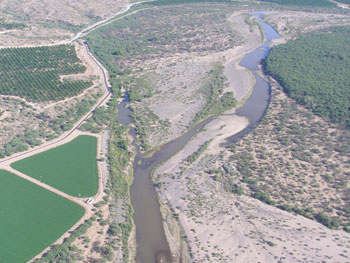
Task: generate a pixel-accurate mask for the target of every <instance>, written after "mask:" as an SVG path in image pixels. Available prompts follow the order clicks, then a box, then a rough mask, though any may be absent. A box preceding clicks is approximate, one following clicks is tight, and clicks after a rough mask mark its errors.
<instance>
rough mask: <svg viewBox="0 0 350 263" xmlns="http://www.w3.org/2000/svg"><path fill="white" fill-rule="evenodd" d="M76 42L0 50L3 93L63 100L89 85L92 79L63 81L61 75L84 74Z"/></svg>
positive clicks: (0, 76)
mask: <svg viewBox="0 0 350 263" xmlns="http://www.w3.org/2000/svg"><path fill="white" fill-rule="evenodd" d="M85 70H86V67H85V66H84V65H82V64H81V61H80V60H79V58H78V57H77V54H76V51H75V48H74V46H73V45H59V46H52V47H31V48H7V49H2V50H0V82H1V86H0V94H2V95H14V96H19V97H22V98H25V99H27V100H29V101H35V102H37V101H49V100H54V101H56V100H61V99H64V98H66V97H71V96H75V95H77V94H79V93H80V92H82V90H84V89H86V88H88V87H90V86H91V85H92V83H91V82H90V81H81V80H79V81H67V80H65V81H61V80H60V75H68V74H77V73H83V72H84V71H85Z"/></svg>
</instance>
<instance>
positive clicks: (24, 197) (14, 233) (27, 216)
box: [0, 170, 84, 263]
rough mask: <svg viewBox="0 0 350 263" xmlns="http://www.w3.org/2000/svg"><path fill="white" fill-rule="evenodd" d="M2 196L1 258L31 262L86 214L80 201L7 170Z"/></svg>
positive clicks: (1, 176) (0, 181)
mask: <svg viewBox="0 0 350 263" xmlns="http://www.w3.org/2000/svg"><path fill="white" fill-rule="evenodd" d="M0 200H1V206H0V207H1V209H0V262H8V263H24V262H27V261H28V260H30V259H32V258H33V257H34V256H36V255H37V254H39V253H40V252H41V251H42V250H44V249H45V248H46V247H48V246H50V244H52V243H53V242H55V241H56V240H57V239H58V238H59V237H60V236H61V235H62V234H63V233H65V232H66V231H67V230H68V229H70V228H71V227H72V226H73V225H74V224H75V223H76V222H77V221H78V220H79V219H80V218H81V217H82V216H83V215H84V208H82V207H81V206H79V205H78V204H76V203H73V202H71V201H69V200H67V199H65V198H63V197H61V196H59V195H56V194H54V193H52V192H50V191H48V190H46V189H44V188H41V187H39V186H37V185H35V184H33V183H30V182H28V181H26V180H24V179H22V178H20V177H18V176H16V175H14V174H11V173H9V172H7V171H4V170H0Z"/></svg>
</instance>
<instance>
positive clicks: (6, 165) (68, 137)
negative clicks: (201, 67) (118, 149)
mask: <svg viewBox="0 0 350 263" xmlns="http://www.w3.org/2000/svg"><path fill="white" fill-rule="evenodd" d="M83 44H84V47H85V51H86V52H87V54H88V56H89V57H90V59H91V60H92V61H93V62H94V64H95V65H96V67H97V68H99V70H100V72H101V76H102V79H103V84H104V86H105V89H106V92H105V94H104V95H103V96H102V97H101V98H100V99H99V101H98V102H97V103H96V104H95V105H94V106H93V107H92V108H91V109H90V111H89V112H88V113H87V114H85V115H84V116H83V117H82V118H81V119H80V120H79V121H78V122H77V123H76V124H75V125H74V127H73V128H72V129H71V130H69V131H68V132H66V133H64V134H63V135H62V136H60V137H59V138H58V139H56V140H54V141H51V142H48V143H46V144H44V145H41V146H38V147H36V148H32V149H30V150H27V151H25V152H22V153H18V154H15V155H13V156H10V157H7V158H3V159H2V160H0V169H3V170H6V171H9V172H11V173H13V174H15V175H17V176H19V177H21V178H23V179H25V180H27V181H30V182H32V183H34V184H36V185H38V186H40V187H42V188H45V189H47V190H49V191H51V192H53V193H55V194H57V195H60V196H62V197H64V198H66V199H68V200H71V201H73V202H75V203H77V204H79V205H80V206H82V207H83V208H84V210H85V213H84V216H83V217H82V218H81V219H80V220H79V221H78V222H76V224H74V226H72V227H71V228H70V229H69V230H67V232H65V233H64V234H63V235H62V236H61V237H60V238H59V239H57V240H56V241H55V242H54V243H53V244H51V245H50V246H49V247H47V248H46V249H45V250H43V251H42V252H41V253H40V254H38V255H37V256H35V257H34V258H33V259H32V260H31V261H30V262H32V261H34V260H35V259H38V258H40V257H41V256H42V255H43V254H45V253H47V252H48V250H49V249H50V247H51V246H52V245H55V244H60V243H62V242H63V240H64V239H65V238H67V237H68V236H69V233H70V232H71V231H73V230H74V229H76V228H77V227H78V226H79V225H81V224H82V223H84V221H85V220H86V219H88V218H89V217H91V216H92V215H93V211H92V205H88V204H86V203H85V199H86V198H77V197H73V196H70V195H68V194H66V193H64V192H62V191H60V190H57V189H56V188H53V187H51V186H49V185H47V184H44V183H42V182H40V181H39V180H36V179H34V178H32V177H30V176H28V175H25V174H23V173H21V172H19V171H17V170H15V169H13V168H12V167H11V166H10V165H11V163H13V162H16V161H19V160H21V159H23V158H27V157H30V156H33V155H36V154H38V153H40V152H43V151H47V150H49V149H52V148H55V147H58V146H60V145H63V144H66V143H68V142H70V141H72V140H73V139H75V138H76V137H77V136H79V135H83V134H86V135H91V136H95V137H97V138H98V144H97V145H98V146H97V147H98V149H97V156H96V158H97V159H98V158H101V157H102V156H100V153H101V141H102V136H101V135H95V134H90V133H84V132H81V131H79V130H78V128H79V127H80V125H81V124H82V123H83V122H84V121H86V120H87V119H88V118H89V117H90V116H91V115H92V114H93V112H94V111H95V110H96V109H97V108H99V107H100V106H101V105H104V104H105V103H106V102H107V101H108V100H109V99H110V97H111V94H112V93H111V88H110V87H109V83H108V77H107V74H108V73H107V71H106V70H105V69H104V67H103V66H102V65H101V64H100V63H99V62H98V61H97V60H96V59H95V58H94V56H93V55H92V54H91V53H90V51H89V48H88V46H87V44H86V43H85V42H83ZM102 171H103V167H102V164H101V163H98V178H99V179H98V180H99V186H98V193H97V194H96V195H95V196H94V197H93V198H94V200H95V202H99V201H100V200H101V199H102V195H103V174H102Z"/></svg>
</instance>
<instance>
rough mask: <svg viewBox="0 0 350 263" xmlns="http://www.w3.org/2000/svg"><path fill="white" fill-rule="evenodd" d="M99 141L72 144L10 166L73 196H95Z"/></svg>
mask: <svg viewBox="0 0 350 263" xmlns="http://www.w3.org/2000/svg"><path fill="white" fill-rule="evenodd" d="M96 154H97V139H96V138H95V137H92V136H86V135H83V136H78V137H77V138H75V139H74V140H73V141H71V142H69V143H66V144H64V145H62V146H59V147H56V148H54V149H51V150H48V151H45V152H42V153H39V154H37V155H34V156H31V157H28V158H25V159H23V160H20V161H18V162H15V163H13V164H12V165H11V166H12V167H13V168H14V169H16V170H18V171H21V172H22V173H25V174H27V175H29V176H31V177H33V178H35V179H37V180H40V181H42V182H44V183H46V184H48V185H50V186H52V187H54V188H56V189H58V190H61V191H63V192H65V193H67V194H69V195H72V196H80V197H87V196H93V195H95V194H96V193H97V190H98V172H97V161H96Z"/></svg>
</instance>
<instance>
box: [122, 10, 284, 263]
mask: <svg viewBox="0 0 350 263" xmlns="http://www.w3.org/2000/svg"><path fill="white" fill-rule="evenodd" d="M251 14H254V15H259V19H258V20H259V23H260V24H261V25H262V27H263V28H264V31H265V37H266V42H265V43H263V44H262V46H260V47H259V48H257V49H256V50H254V51H253V52H251V53H249V54H247V55H246V56H245V57H244V58H243V59H242V61H241V63H240V65H241V66H244V67H246V68H247V69H249V70H250V71H252V73H253V75H254V77H255V78H256V84H255V86H254V89H253V92H252V95H251V96H250V97H249V99H248V100H247V101H246V102H245V103H244V105H243V106H242V107H240V108H239V109H237V111H236V113H237V114H238V115H240V116H245V117H247V118H248V119H249V123H250V124H249V125H248V127H246V128H245V129H244V130H243V131H241V132H239V133H237V134H236V135H234V136H232V137H230V138H228V139H227V142H226V144H230V143H234V142H236V141H237V140H238V139H240V138H241V137H242V136H244V135H245V134H246V133H248V132H249V131H250V130H251V129H253V128H254V127H255V125H256V124H257V123H258V122H259V120H260V119H261V118H262V116H263V115H264V113H265V111H266V109H267V106H268V103H269V94H270V88H269V84H268V83H267V82H266V81H265V80H264V79H263V78H261V77H260V76H259V75H258V73H257V72H258V71H259V63H260V61H261V59H263V58H264V57H266V55H267V54H268V52H269V49H270V48H269V45H270V42H271V40H272V39H274V38H280V36H279V35H278V34H277V32H276V31H275V30H274V29H273V28H272V27H271V26H269V25H267V24H265V23H263V22H262V21H261V18H262V16H263V14H264V12H252V13H251ZM127 103H128V97H127V94H124V100H123V101H122V102H121V103H120V104H119V106H118V110H119V111H118V117H117V119H118V120H119V122H120V123H121V124H123V125H129V124H131V123H132V119H131V118H130V110H129V109H128V107H127ZM212 119H213V117H212V118H208V119H206V120H204V121H202V122H201V123H199V124H198V125H197V126H195V127H194V128H193V129H191V130H190V131H188V132H187V133H185V134H184V135H182V136H181V137H179V138H177V139H176V140H174V141H172V142H169V143H168V144H165V145H163V146H162V147H161V148H160V149H159V150H158V151H157V152H155V153H154V154H153V155H152V157H150V158H142V156H141V154H140V153H139V152H138V148H137V146H136V145H135V147H136V150H137V152H138V153H137V156H136V159H135V161H134V181H133V184H132V185H131V189H130V196H131V203H132V205H133V208H134V223H135V225H136V242H137V249H136V250H137V252H136V254H137V255H136V262H137V263H156V262H164V263H165V262H174V259H173V258H172V255H171V252H170V249H169V245H168V242H167V240H166V237H165V233H164V228H163V220H162V217H161V213H160V207H159V202H158V197H157V192H156V190H155V187H154V184H153V182H152V179H151V172H152V170H153V169H154V168H155V167H156V166H157V165H159V164H160V163H162V162H164V161H166V160H168V159H169V158H170V157H172V156H173V155H175V154H176V153H177V152H179V151H180V150H181V149H182V148H183V147H184V146H185V145H186V144H187V143H188V141H190V140H191V138H192V137H193V135H195V134H196V133H197V132H198V131H199V130H200V129H202V128H203V127H204V126H205V125H206V124H208V123H209V122H210V121H211V120H212ZM130 134H131V135H132V136H133V137H134V139H135V134H136V131H135V129H134V128H131V129H130Z"/></svg>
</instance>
